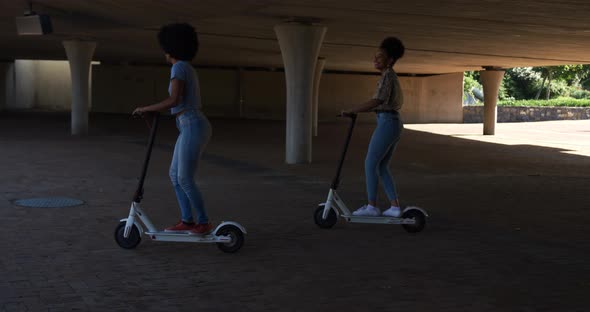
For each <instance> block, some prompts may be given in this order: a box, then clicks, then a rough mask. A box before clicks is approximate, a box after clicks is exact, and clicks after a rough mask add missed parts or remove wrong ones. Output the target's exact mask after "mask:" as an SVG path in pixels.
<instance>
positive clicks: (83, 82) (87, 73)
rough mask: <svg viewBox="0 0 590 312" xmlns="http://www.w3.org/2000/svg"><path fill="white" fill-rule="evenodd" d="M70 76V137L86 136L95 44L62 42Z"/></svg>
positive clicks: (89, 42)
mask: <svg viewBox="0 0 590 312" xmlns="http://www.w3.org/2000/svg"><path fill="white" fill-rule="evenodd" d="M63 45H64V47H65V49H66V55H67V56H68V61H69V62H70V73H71V76H72V135H85V134H88V109H89V107H90V105H91V101H92V85H91V73H92V72H91V71H92V68H91V64H90V62H91V61H92V56H93V55H94V49H95V48H96V42H91V41H64V42H63Z"/></svg>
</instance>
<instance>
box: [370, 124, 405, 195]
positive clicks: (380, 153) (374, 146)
mask: <svg viewBox="0 0 590 312" xmlns="http://www.w3.org/2000/svg"><path fill="white" fill-rule="evenodd" d="M403 128H404V125H403V123H402V121H401V120H400V118H399V114H392V113H377V127H376V128H375V131H373V136H372V137H371V142H370V143H369V149H368V151H367V157H366V158H365V176H366V182H367V197H368V199H369V201H377V186H378V184H379V177H381V181H382V182H383V188H384V189H385V193H386V194H387V197H388V198H389V200H390V201H391V200H395V199H397V192H396V190H395V182H394V181H393V178H392V176H391V172H390V171H389V161H390V160H391V156H393V152H394V151H395V147H396V146H397V143H398V142H399V139H400V136H401V133H402V130H403Z"/></svg>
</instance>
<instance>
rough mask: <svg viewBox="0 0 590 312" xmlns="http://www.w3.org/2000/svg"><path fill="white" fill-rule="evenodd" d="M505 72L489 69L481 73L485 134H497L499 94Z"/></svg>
mask: <svg viewBox="0 0 590 312" xmlns="http://www.w3.org/2000/svg"><path fill="white" fill-rule="evenodd" d="M504 72H505V71H504V70H502V69H496V68H488V69H486V70H484V71H481V72H480V74H479V77H480V78H481V79H480V80H481V84H482V85H483V97H484V104H483V134H484V135H494V134H495V133H496V121H497V118H498V117H497V116H498V108H497V103H498V92H499V91H500V84H501V83H502V78H504Z"/></svg>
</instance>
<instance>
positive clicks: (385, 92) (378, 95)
mask: <svg viewBox="0 0 590 312" xmlns="http://www.w3.org/2000/svg"><path fill="white" fill-rule="evenodd" d="M373 99H375V100H381V101H383V104H381V105H379V106H377V107H375V110H394V111H399V110H400V109H401V108H402V105H403V104H404V95H403V94H402V89H401V87H400V85H399V79H398V78H397V74H396V73H395V71H393V69H391V68H388V69H386V70H385V71H384V72H383V74H382V75H381V79H379V83H378V84H377V90H376V91H375V95H373Z"/></svg>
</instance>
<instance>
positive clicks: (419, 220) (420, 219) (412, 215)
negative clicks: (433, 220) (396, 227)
mask: <svg viewBox="0 0 590 312" xmlns="http://www.w3.org/2000/svg"><path fill="white" fill-rule="evenodd" d="M402 218H403V219H414V220H415V221H416V223H414V224H402V226H403V227H404V229H405V230H406V231H407V232H408V233H418V232H420V231H422V230H423V229H424V227H425V226H426V216H425V215H424V213H422V211H420V210H416V209H411V210H408V211H406V212H404V213H403V215H402Z"/></svg>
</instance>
